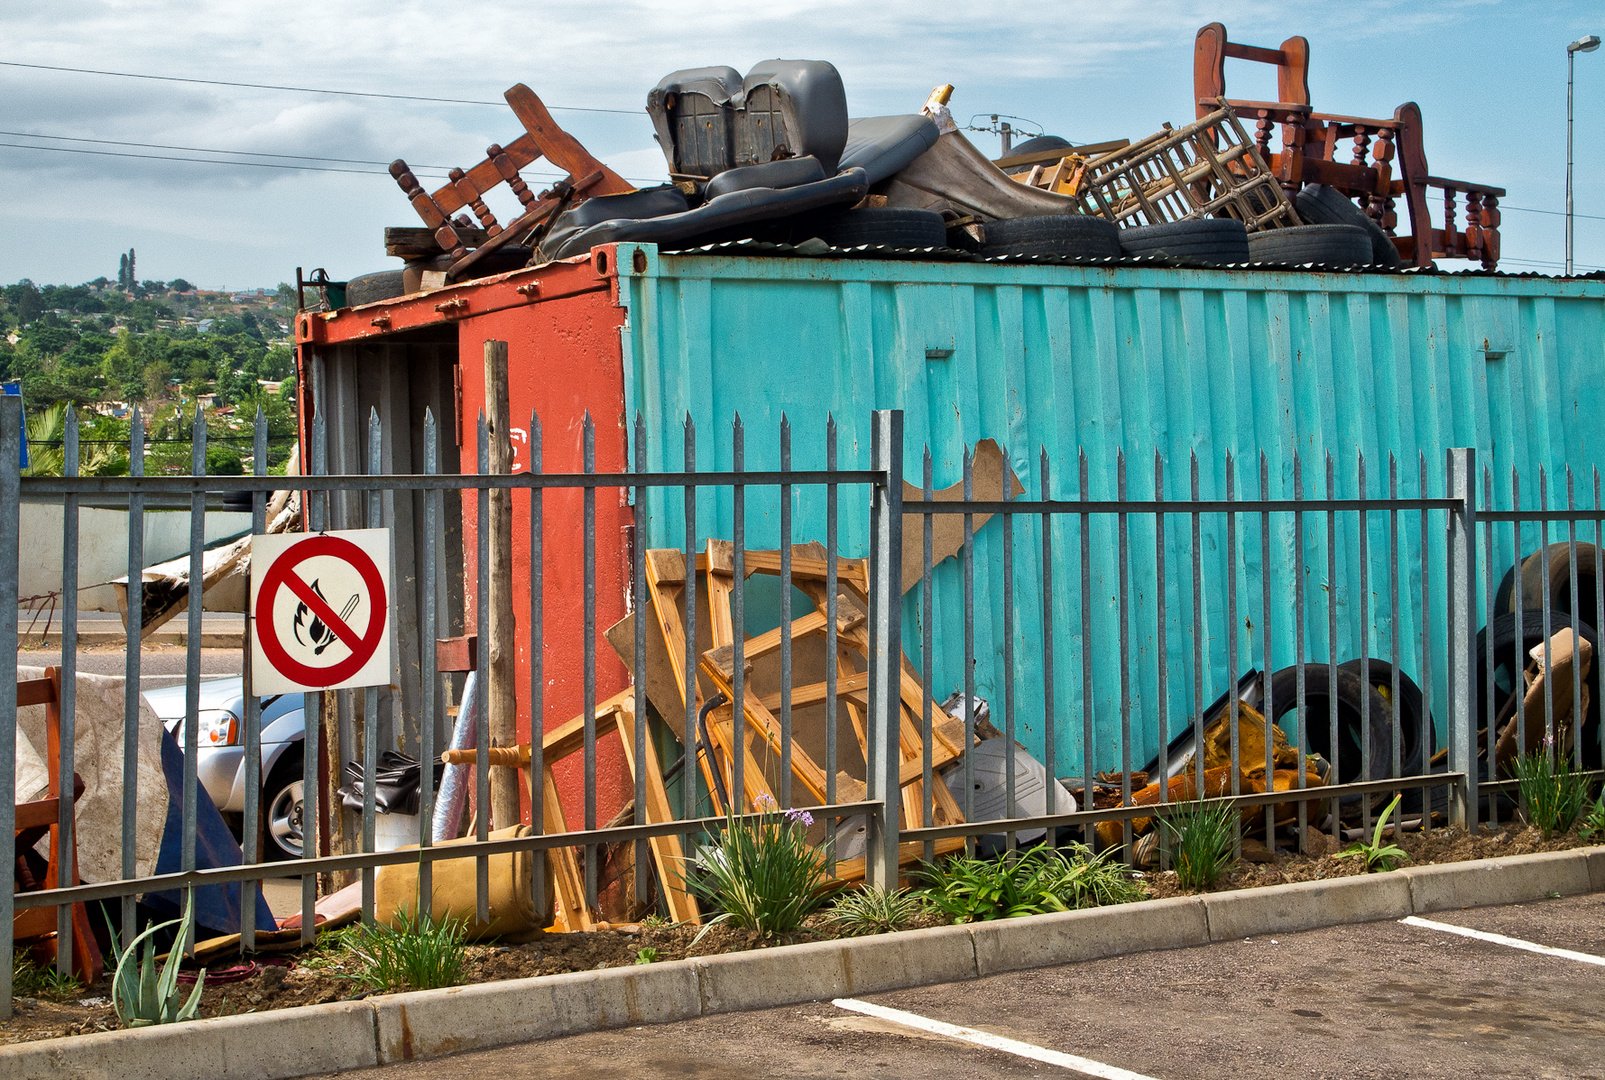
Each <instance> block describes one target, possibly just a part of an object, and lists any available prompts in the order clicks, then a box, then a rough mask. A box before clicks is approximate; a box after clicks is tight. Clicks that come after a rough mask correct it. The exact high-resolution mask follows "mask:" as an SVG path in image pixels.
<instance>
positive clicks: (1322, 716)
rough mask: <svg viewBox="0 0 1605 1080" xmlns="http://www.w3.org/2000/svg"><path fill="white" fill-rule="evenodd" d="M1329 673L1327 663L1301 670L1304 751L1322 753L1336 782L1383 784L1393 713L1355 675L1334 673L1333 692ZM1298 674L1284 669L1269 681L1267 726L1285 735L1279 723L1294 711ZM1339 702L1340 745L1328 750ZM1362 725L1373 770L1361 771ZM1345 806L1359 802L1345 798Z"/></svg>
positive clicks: (1390, 764)
mask: <svg viewBox="0 0 1605 1080" xmlns="http://www.w3.org/2000/svg"><path fill="white" fill-rule="evenodd" d="M1333 686H1334V684H1333V682H1332V672H1331V669H1330V668H1328V667H1327V666H1326V665H1325V664H1305V665H1304V714H1305V715H1308V717H1309V723H1308V724H1307V725H1304V735H1305V744H1304V745H1305V746H1306V747H1307V748H1308V749H1309V751H1310V752H1311V753H1316V754H1320V755H1321V756H1322V757H1324V758H1326V760H1327V761H1329V762H1331V763H1332V765H1333V767H1334V768H1335V769H1336V770H1337V782H1338V783H1341V784H1347V783H1352V782H1354V781H1357V780H1382V779H1385V778H1386V777H1387V776H1389V775H1390V774H1391V773H1392V771H1393V710H1392V709H1390V708H1388V703H1387V702H1386V701H1384V700H1383V699H1382V695H1380V694H1378V693H1377V692H1376V690H1374V689H1372V688H1371V687H1369V686H1367V685H1365V683H1364V682H1362V681H1361V679H1360V676H1359V673H1358V672H1354V671H1349V670H1347V669H1345V668H1342V667H1340V668H1338V672H1337V683H1336V690H1335V692H1334V689H1333ZM1297 694H1298V669H1297V668H1296V667H1286V668H1283V669H1282V670H1280V671H1278V672H1276V673H1275V674H1274V675H1272V676H1271V684H1270V695H1271V708H1272V709H1273V710H1274V711H1273V713H1272V715H1271V721H1272V722H1273V723H1275V724H1276V725H1277V726H1278V727H1282V730H1283V731H1287V728H1286V727H1283V726H1282V724H1281V719H1282V717H1284V716H1287V715H1288V714H1289V713H1292V712H1294V711H1295V710H1297V709H1298V700H1297ZM1333 698H1336V699H1337V706H1338V746H1337V750H1336V753H1335V754H1334V752H1333V748H1332V725H1331V719H1330V718H1331V702H1332V700H1333ZM1362 725H1365V726H1368V727H1369V728H1370V732H1371V768H1370V771H1369V773H1367V772H1366V771H1365V769H1364V764H1365V761H1364V756H1363V753H1362V747H1363V743H1362V741H1361V740H1362V738H1363V736H1362V734H1361V732H1362ZM1290 737H1291V736H1290ZM1343 801H1344V802H1346V803H1347V802H1357V801H1358V796H1349V797H1348V798H1345V799H1344V800H1343Z"/></svg>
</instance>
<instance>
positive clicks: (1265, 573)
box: [1259, 450, 1276, 854]
mask: <svg viewBox="0 0 1605 1080" xmlns="http://www.w3.org/2000/svg"><path fill="white" fill-rule="evenodd" d="M1259 497H1260V500H1261V502H1265V503H1268V502H1270V499H1271V468H1270V462H1269V460H1268V459H1267V458H1266V456H1265V451H1264V450H1261V451H1260V452H1259ZM1259 569H1260V583H1259V595H1260V624H1259V637H1260V645H1261V648H1262V650H1263V655H1264V657H1265V660H1264V664H1265V666H1264V668H1262V669H1261V670H1263V671H1264V673H1265V674H1264V676H1263V678H1262V679H1261V682H1262V683H1263V684H1264V687H1265V700H1264V702H1263V705H1264V709H1263V713H1264V716H1265V732H1264V734H1265V776H1266V778H1267V783H1269V784H1270V785H1271V788H1268V789H1267V790H1271V789H1273V788H1274V787H1275V780H1276V761H1275V754H1274V746H1273V744H1272V742H1271V723H1272V721H1273V720H1274V719H1275V718H1276V699H1275V694H1274V693H1272V690H1271V675H1272V673H1274V672H1275V671H1276V668H1275V667H1273V666H1272V662H1273V660H1272V656H1273V654H1272V652H1271V512H1270V511H1269V510H1267V509H1265V508H1264V507H1261V508H1260V515H1259ZM1272 810H1273V808H1272V807H1269V806H1267V807H1266V808H1265V850H1266V851H1269V852H1271V853H1272V854H1275V852H1276V815H1275V814H1274V813H1273V812H1272Z"/></svg>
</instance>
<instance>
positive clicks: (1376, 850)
mask: <svg viewBox="0 0 1605 1080" xmlns="http://www.w3.org/2000/svg"><path fill="white" fill-rule="evenodd" d="M1403 797H1404V796H1402V795H1395V796H1394V797H1393V801H1392V802H1390V803H1389V804H1388V808H1387V809H1386V810H1384V811H1382V816H1381V817H1379V818H1377V824H1376V829H1375V830H1374V831H1373V832H1372V834H1371V842H1370V843H1369V844H1353V845H1350V846H1349V847H1348V848H1345V849H1344V850H1343V851H1340V852H1338V858H1340V859H1364V860H1365V872H1366V873H1368V874H1374V873H1376V872H1377V871H1378V870H1392V869H1394V868H1396V867H1397V866H1398V865H1399V863H1400V862H1409V861H1410V855H1409V853H1408V852H1406V851H1405V850H1404V849H1403V848H1402V847H1399V846H1398V845H1397V844H1383V843H1382V833H1383V831H1384V830H1385V829H1387V827H1388V818H1390V817H1392V816H1393V811H1395V810H1397V809H1398V807H1399V800H1400V799H1402V798H1403Z"/></svg>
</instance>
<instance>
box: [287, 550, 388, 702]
mask: <svg viewBox="0 0 1605 1080" xmlns="http://www.w3.org/2000/svg"><path fill="white" fill-rule="evenodd" d="M319 555H327V556H330V557H332V558H336V559H339V560H340V561H342V562H344V563H347V564H349V565H350V566H351V568H352V569H353V570H355V571H356V572H357V576H358V577H360V578H361V579H362V583H363V587H364V588H365V589H366V591H367V595H368V603H369V605H370V607H371V608H372V610H371V612H370V613H369V615H368V625H367V627H366V628H365V629H364V631H363V632H362V633H361V634H358V633H357V632H356V631H355V630H353V629H351V627H350V626H348V625H347V624H346V621H345V620H344V619H342V618H340V616H339V615H337V614H336V613H335V611H334V609H333V608H331V607H330V606H329V604H328V602H327V601H325V600H324V599H323V597H321V596H319V595H318V594H317V593H316V592H314V591H313V590H312V586H311V585H309V584H307V583H306V582H305V581H304V580H302V579H301V578H300V577H299V576H298V575H296V574H295V572H294V571H295V568H296V567H297V566H300V565H301V564H302V563H304V562H306V561H307V560H308V559H313V558H316V557H318V556H319ZM280 589H289V590H290V592H291V593H293V594H294V595H295V597H296V598H297V599H299V600H300V601H301V602H302V603H304V604H306V605H307V607H308V608H310V609H311V611H312V614H314V615H316V616H317V617H318V618H319V619H321V620H322V621H323V624H324V625H325V626H327V627H328V628H329V629H330V630H331V631H333V633H334V634H335V636H336V637H338V638H339V639H340V642H341V643H342V644H343V645H345V647H346V648H347V649H349V650H350V651H351V653H350V655H349V656H347V657H345V658H344V659H342V660H339V661H337V662H336V663H333V664H331V665H329V666H328V667H314V666H312V665H310V664H303V663H302V662H301V661H299V660H297V659H295V658H294V657H292V656H291V655H290V654H289V652H288V651H286V650H285V648H284V644H283V643H282V642H281V641H280V640H279V628H278V626H277V625H276V624H275V623H274V621H273V619H272V617H271V612H272V611H273V604H274V601H275V600H277V598H278V595H279V590H280ZM257 610H258V611H266V612H269V613H270V617H269V618H267V619H258V620H257V624H256V633H257V639H258V641H259V642H260V643H261V645H262V653H263V655H264V656H266V657H267V659H268V663H270V664H272V665H273V667H274V668H275V670H277V671H278V672H279V674H281V675H283V676H284V677H285V678H287V679H291V680H293V681H295V682H298V683H301V684H302V685H305V686H316V687H326V686H333V685H334V684H335V683H338V682H343V681H345V680H346V679H349V678H350V677H351V676H353V675H355V674H356V673H357V672H359V671H361V670H362V668H363V665H365V664H366V663H367V662H368V661H369V660H371V659H373V654H374V653H375V652H376V651H377V650H378V648H379V643H380V642H381V641H383V640H384V633H385V615H386V599H385V583H384V578H383V577H381V576H380V574H379V568H378V567H377V566H375V565H374V564H373V560H372V559H371V558H369V557H368V553H367V552H366V551H363V550H362V549H361V548H360V547H358V546H357V545H356V544H353V543H352V542H351V541H349V540H346V539H344V538H342V537H338V536H309V537H307V538H306V539H305V540H303V541H301V542H300V543H299V544H296V545H295V546H294V547H292V548H291V549H290V550H288V551H286V552H285V553H284V554H283V555H281V556H279V557H278V559H276V560H275V561H274V563H273V565H272V566H270V567H268V571H267V573H266V574H265V575H263V578H262V588H261V590H260V592H259V593H258V594H257Z"/></svg>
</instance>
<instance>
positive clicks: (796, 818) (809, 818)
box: [786, 810, 814, 828]
mask: <svg viewBox="0 0 1605 1080" xmlns="http://www.w3.org/2000/svg"><path fill="white" fill-rule="evenodd" d="M786 820H787V821H788V822H790V823H792V824H793V825H801V826H803V827H804V828H807V827H808V826H810V825H812V824H813V823H814V815H812V814H810V813H809V812H808V811H806V810H787V811H786Z"/></svg>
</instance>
